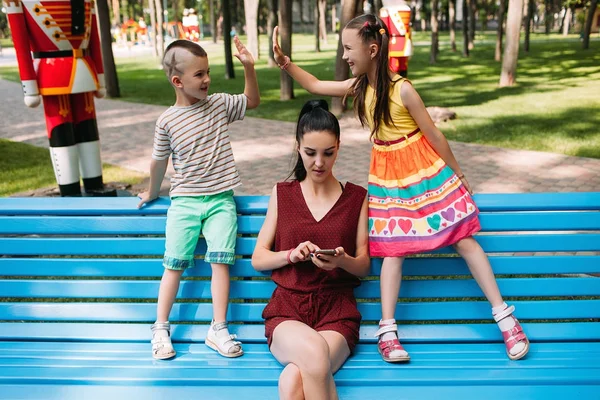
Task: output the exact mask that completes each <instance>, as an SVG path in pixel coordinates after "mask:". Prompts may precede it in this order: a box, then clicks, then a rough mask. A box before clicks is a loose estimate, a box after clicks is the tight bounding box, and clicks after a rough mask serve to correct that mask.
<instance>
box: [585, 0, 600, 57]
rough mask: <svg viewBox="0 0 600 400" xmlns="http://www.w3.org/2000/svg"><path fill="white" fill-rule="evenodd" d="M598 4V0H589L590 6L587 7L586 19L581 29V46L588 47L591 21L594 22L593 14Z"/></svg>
mask: <svg viewBox="0 0 600 400" xmlns="http://www.w3.org/2000/svg"><path fill="white" fill-rule="evenodd" d="M597 6H598V0H591V2H590V7H589V8H588V15H587V19H586V20H585V29H584V31H583V48H584V49H589V48H590V32H591V31H592V23H593V22H594V15H595V14H596V7H597Z"/></svg>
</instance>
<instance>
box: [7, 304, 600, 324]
mask: <svg viewBox="0 0 600 400" xmlns="http://www.w3.org/2000/svg"><path fill="white" fill-rule="evenodd" d="M511 304H514V305H515V306H516V307H517V315H518V316H519V318H520V319H523V320H526V319H536V320H539V319H569V318H587V319H590V318H600V300H541V301H512V302H511ZM264 306H265V304H264V303H258V302H257V303H247V304H241V303H231V304H230V305H229V309H228V310H229V311H228V318H229V320H230V321H245V322H262V317H261V314H262V311H263V308H264ZM358 310H359V311H360V313H361V314H362V317H363V320H365V321H376V320H379V318H380V317H381V305H380V304H378V303H366V302H365V303H359V304H358ZM155 317H156V305H155V304H153V303H142V304H139V303H92V302H90V303H34V302H20V303H15V302H8V303H0V320H6V321H15V320H17V321H19V320H24V321H44V320H51V321H75V320H77V321H119V322H127V321H131V322H143V321H154V319H155ZM211 318H212V305H211V304H210V303H176V304H175V305H174V306H173V311H172V312H171V317H170V318H169V320H170V321H172V322H175V321H203V322H205V321H210V320H211ZM490 318H491V310H490V307H489V304H488V303H487V302H484V301H463V302H456V301H447V302H420V303H399V304H398V307H397V310H396V319H397V320H400V321H416V320H418V321H437V320H489V319H490Z"/></svg>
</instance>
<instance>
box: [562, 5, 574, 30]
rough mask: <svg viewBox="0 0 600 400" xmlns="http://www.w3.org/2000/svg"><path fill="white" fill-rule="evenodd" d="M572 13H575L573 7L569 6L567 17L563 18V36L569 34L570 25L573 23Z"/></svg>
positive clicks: (566, 12)
mask: <svg viewBox="0 0 600 400" xmlns="http://www.w3.org/2000/svg"><path fill="white" fill-rule="evenodd" d="M572 15H573V14H572V10H571V7H567V10H566V11H565V19H564V20H563V29H562V34H563V36H567V35H568V34H569V27H570V25H571V18H572Z"/></svg>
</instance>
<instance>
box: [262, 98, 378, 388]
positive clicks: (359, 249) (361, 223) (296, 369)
mask: <svg viewBox="0 0 600 400" xmlns="http://www.w3.org/2000/svg"><path fill="white" fill-rule="evenodd" d="M296 145H297V151H298V161H297V163H296V166H295V168H294V171H293V173H292V174H293V175H295V178H296V179H295V180H292V181H287V182H281V183H278V184H277V185H276V186H275V187H274V188H273V192H272V194H271V198H270V201H269V207H268V211H267V215H266V219H265V222H264V224H263V226H262V229H261V230H260V233H259V235H258V239H257V243H256V248H255V250H254V254H253V256H252V265H253V266H254V268H255V269H256V270H258V271H268V270H272V271H273V272H272V278H273V281H274V282H275V283H276V284H277V288H276V289H275V291H274V293H273V296H272V297H271V300H270V302H269V304H268V305H267V307H266V308H265V310H264V312H263V318H264V319H265V320H266V323H265V328H266V329H265V330H266V332H265V336H266V337H267V341H268V344H269V348H270V350H271V352H272V353H273V355H274V356H275V358H276V359H277V360H278V361H279V362H280V363H281V364H283V365H285V368H284V370H283V372H282V373H281V376H280V377H279V395H280V398H281V399H305V398H306V399H324V400H325V399H337V398H338V396H337V392H336V387H335V383H334V380H333V374H334V373H335V372H336V371H337V370H338V369H339V368H340V367H341V366H342V364H343V363H344V362H345V361H346V359H347V358H348V356H349V355H350V353H351V352H352V350H353V349H354V347H355V346H356V343H357V342H358V337H359V335H358V330H359V326H360V321H361V316H360V313H359V311H358V309H357V306H356V299H355V297H354V288H355V287H357V286H358V285H360V281H359V279H358V277H359V276H366V275H367V274H368V272H369V264H370V260H369V255H368V217H367V201H366V194H367V191H366V190H365V189H364V188H362V187H360V186H357V185H354V184H352V183H349V182H348V183H346V184H345V185H344V184H342V183H341V182H339V181H338V180H337V179H336V178H335V176H333V172H332V170H333V166H334V164H335V160H336V157H337V153H338V150H339V145H340V127H339V123H338V120H337V118H336V117H335V116H334V115H333V114H331V113H330V112H329V111H328V107H327V102H325V101H324V100H314V101H309V102H308V103H306V104H305V105H304V107H303V108H302V111H300V116H299V118H298V124H297V127H296ZM290 176H291V174H290Z"/></svg>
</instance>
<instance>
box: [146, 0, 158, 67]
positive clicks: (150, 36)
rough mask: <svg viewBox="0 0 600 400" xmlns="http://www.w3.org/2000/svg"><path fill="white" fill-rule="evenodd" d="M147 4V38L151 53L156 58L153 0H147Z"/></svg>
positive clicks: (154, 8) (156, 46) (156, 45)
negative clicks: (148, 17) (148, 19)
mask: <svg viewBox="0 0 600 400" xmlns="http://www.w3.org/2000/svg"><path fill="white" fill-rule="evenodd" d="M148 6H149V8H150V26H149V27H148V39H149V40H150V45H151V46H152V54H153V55H154V57H155V58H158V44H157V42H156V7H154V0H148Z"/></svg>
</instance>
